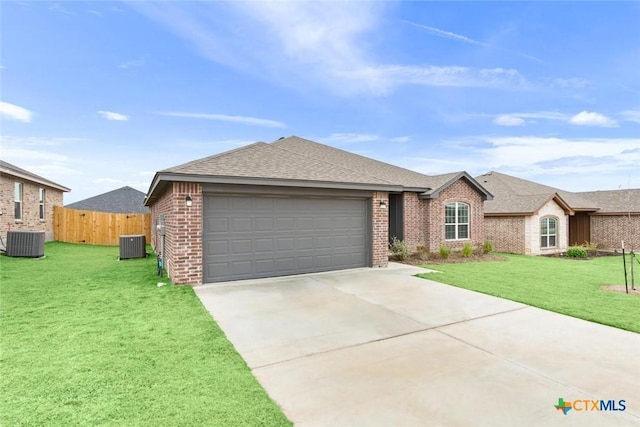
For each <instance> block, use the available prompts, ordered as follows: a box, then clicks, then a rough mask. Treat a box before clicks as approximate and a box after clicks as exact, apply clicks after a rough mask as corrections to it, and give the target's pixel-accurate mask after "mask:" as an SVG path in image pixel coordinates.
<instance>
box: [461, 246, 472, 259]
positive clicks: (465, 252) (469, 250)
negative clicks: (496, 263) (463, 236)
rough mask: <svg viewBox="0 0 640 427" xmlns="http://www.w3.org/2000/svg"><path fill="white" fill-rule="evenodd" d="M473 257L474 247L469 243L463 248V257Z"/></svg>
mask: <svg viewBox="0 0 640 427" xmlns="http://www.w3.org/2000/svg"><path fill="white" fill-rule="evenodd" d="M471 255H473V246H472V245H471V243H470V242H467V243H465V244H464V246H463V247H462V256H463V257H465V258H469V257H470V256H471Z"/></svg>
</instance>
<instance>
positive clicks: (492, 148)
mask: <svg viewBox="0 0 640 427" xmlns="http://www.w3.org/2000/svg"><path fill="white" fill-rule="evenodd" d="M442 145H443V146H444V147H446V153H448V155H443V151H442V150H438V149H437V148H435V147H430V148H429V153H433V152H436V153H437V154H429V155H428V156H421V155H420V153H419V152H418V153H416V155H415V156H414V157H412V158H410V159H406V160H405V161H402V162H397V163H398V164H404V165H408V166H409V167H411V168H412V169H415V170H417V171H419V172H422V173H426V174H437V173H445V172H451V171H455V170H461V169H466V170H467V171H468V172H470V173H471V174H472V175H474V176H475V175H479V174H481V173H484V172H487V171H489V170H496V171H501V172H504V173H507V174H511V175H516V176H521V177H524V178H528V179H534V178H535V179H534V180H537V181H538V182H543V181H542V180H541V179H545V177H546V179H547V180H548V179H549V178H548V177H549V176H551V175H553V176H554V177H555V178H554V179H556V180H557V181H556V182H554V183H550V185H554V186H555V187H559V188H565V189H567V190H571V188H569V187H568V186H567V183H569V182H572V186H573V187H574V188H578V187H582V188H583V189H585V190H588V189H597V188H602V186H601V185H598V187H597V188H589V187H584V186H582V184H581V181H582V180H585V179H586V178H587V177H589V176H591V175H594V174H595V175H597V176H605V175H607V176H610V177H617V178H615V179H619V177H620V176H626V175H630V176H633V177H634V178H635V177H637V170H638V164H640V138H576V139H570V138H559V137H542V136H507V137H494V136H473V137H468V138H461V139H457V140H449V141H445V142H444V143H443V144H442ZM580 153H583V154H580ZM447 158H451V159H453V158H455V160H447ZM558 177H566V179H564V180H558ZM612 179H613V178H612ZM589 185H591V186H593V185H594V184H593V183H589ZM602 185H605V184H602ZM609 187H611V185H609Z"/></svg>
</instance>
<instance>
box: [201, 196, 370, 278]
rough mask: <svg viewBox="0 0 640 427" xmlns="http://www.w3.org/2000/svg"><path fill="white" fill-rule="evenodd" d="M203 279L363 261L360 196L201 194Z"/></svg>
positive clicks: (357, 264) (299, 270) (363, 203)
mask: <svg viewBox="0 0 640 427" xmlns="http://www.w3.org/2000/svg"><path fill="white" fill-rule="evenodd" d="M204 206H205V209H204V217H205V218H204V221H203V222H204V224H205V227H204V230H203V232H204V234H203V243H204V252H205V253H204V260H203V261H204V262H203V264H204V270H205V275H204V276H205V277H204V280H205V282H215V281H225V280H238V279H248V278H258V277H271V276H280V275H286V274H297V273H308V272H314V271H327V270H333V269H340V268H351V267H362V266H367V265H369V253H370V252H369V250H368V249H369V248H368V244H369V243H368V242H369V241H370V240H369V234H368V230H367V229H366V224H368V222H367V201H366V199H339V198H335V199H320V198H294V197H290V198H285V197H265V196H205V200H204Z"/></svg>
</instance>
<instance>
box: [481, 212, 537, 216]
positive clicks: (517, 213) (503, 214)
mask: <svg viewBox="0 0 640 427" xmlns="http://www.w3.org/2000/svg"><path fill="white" fill-rule="evenodd" d="M533 215H535V212H485V213H484V216H533Z"/></svg>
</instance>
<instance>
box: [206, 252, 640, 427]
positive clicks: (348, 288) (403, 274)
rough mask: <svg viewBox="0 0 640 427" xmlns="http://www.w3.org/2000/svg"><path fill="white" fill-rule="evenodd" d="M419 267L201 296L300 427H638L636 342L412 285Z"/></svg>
mask: <svg viewBox="0 0 640 427" xmlns="http://www.w3.org/2000/svg"><path fill="white" fill-rule="evenodd" d="M424 271H425V270H422V269H418V268H415V267H409V266H403V265H400V264H392V265H391V267H390V268H387V269H354V270H344V271H339V272H331V273H320V274H310V275H303V276H294V277H285V278H275V279H261V280H249V281H240V282H232V283H226V284H215V285H203V286H200V287H197V288H196V289H195V290H196V294H197V295H198V296H199V297H200V299H201V301H202V303H203V304H204V305H205V307H206V308H207V310H208V311H209V312H210V313H211V315H212V316H213V318H214V319H215V320H216V321H217V322H218V324H219V325H220V327H221V328H222V329H223V330H224V331H225V333H226V334H227V337H228V338H229V340H230V341H231V342H232V343H233V344H234V345H235V347H236V349H237V350H238V352H239V353H240V354H241V355H242V357H243V358H244V359H245V360H246V362H247V364H248V365H249V366H250V367H251V369H252V371H253V374H254V375H255V376H256V378H257V379H258V380H259V381H260V383H261V384H262V385H263V386H264V388H265V389H266V390H267V392H268V393H269V395H270V396H271V397H272V398H273V399H274V400H275V401H276V402H277V403H278V404H279V405H280V406H281V407H282V409H283V411H284V413H285V414H286V415H287V416H288V417H289V419H291V420H292V421H293V422H294V423H295V424H296V425H300V426H391V425H393V426H465V427H467V426H471V425H473V426H494V427H495V426H514V425H519V426H556V425H557V426H605V425H606V426H631V425H634V426H638V425H640V335H639V334H635V333H631V332H626V331H622V330H619V329H615V328H610V327H607V326H602V325H598V324H595V323H591V322H586V321H583V320H578V319H574V318H572V317H568V316H563V315H560V314H556V313H552V312H548V311H545V310H540V309H537V308H533V307H529V306H526V305H523V304H518V303H515V302H512V301H508V300H503V299H500V298H495V297H491V296H487V295H483V294H479V293H475V292H471V291H467V290H463V289H459V288H455V287H452V286H447V285H443V284H439V283H436V282H432V281H429V280H424V279H419V278H416V277H413V275H414V274H416V273H417V272H424ZM434 274H437V273H434ZM567 297H568V298H570V297H571V296H570V295H567ZM639 315H640V313H639ZM559 398H563V399H564V401H565V402H574V408H573V409H571V410H569V411H568V413H567V414H566V415H564V414H563V413H562V412H561V411H558V410H556V409H555V408H554V405H557V404H558V399H559ZM595 400H604V401H609V400H615V404H616V406H615V408H616V409H622V407H621V405H620V403H619V402H618V401H620V400H624V401H625V402H624V405H625V410H624V411H610V410H607V411H604V410H600V411H595V410H592V409H593V407H594V403H592V402H591V401H595ZM583 401H587V402H583ZM595 405H599V404H595ZM607 405H608V407H609V408H611V404H610V402H609V403H607Z"/></svg>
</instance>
